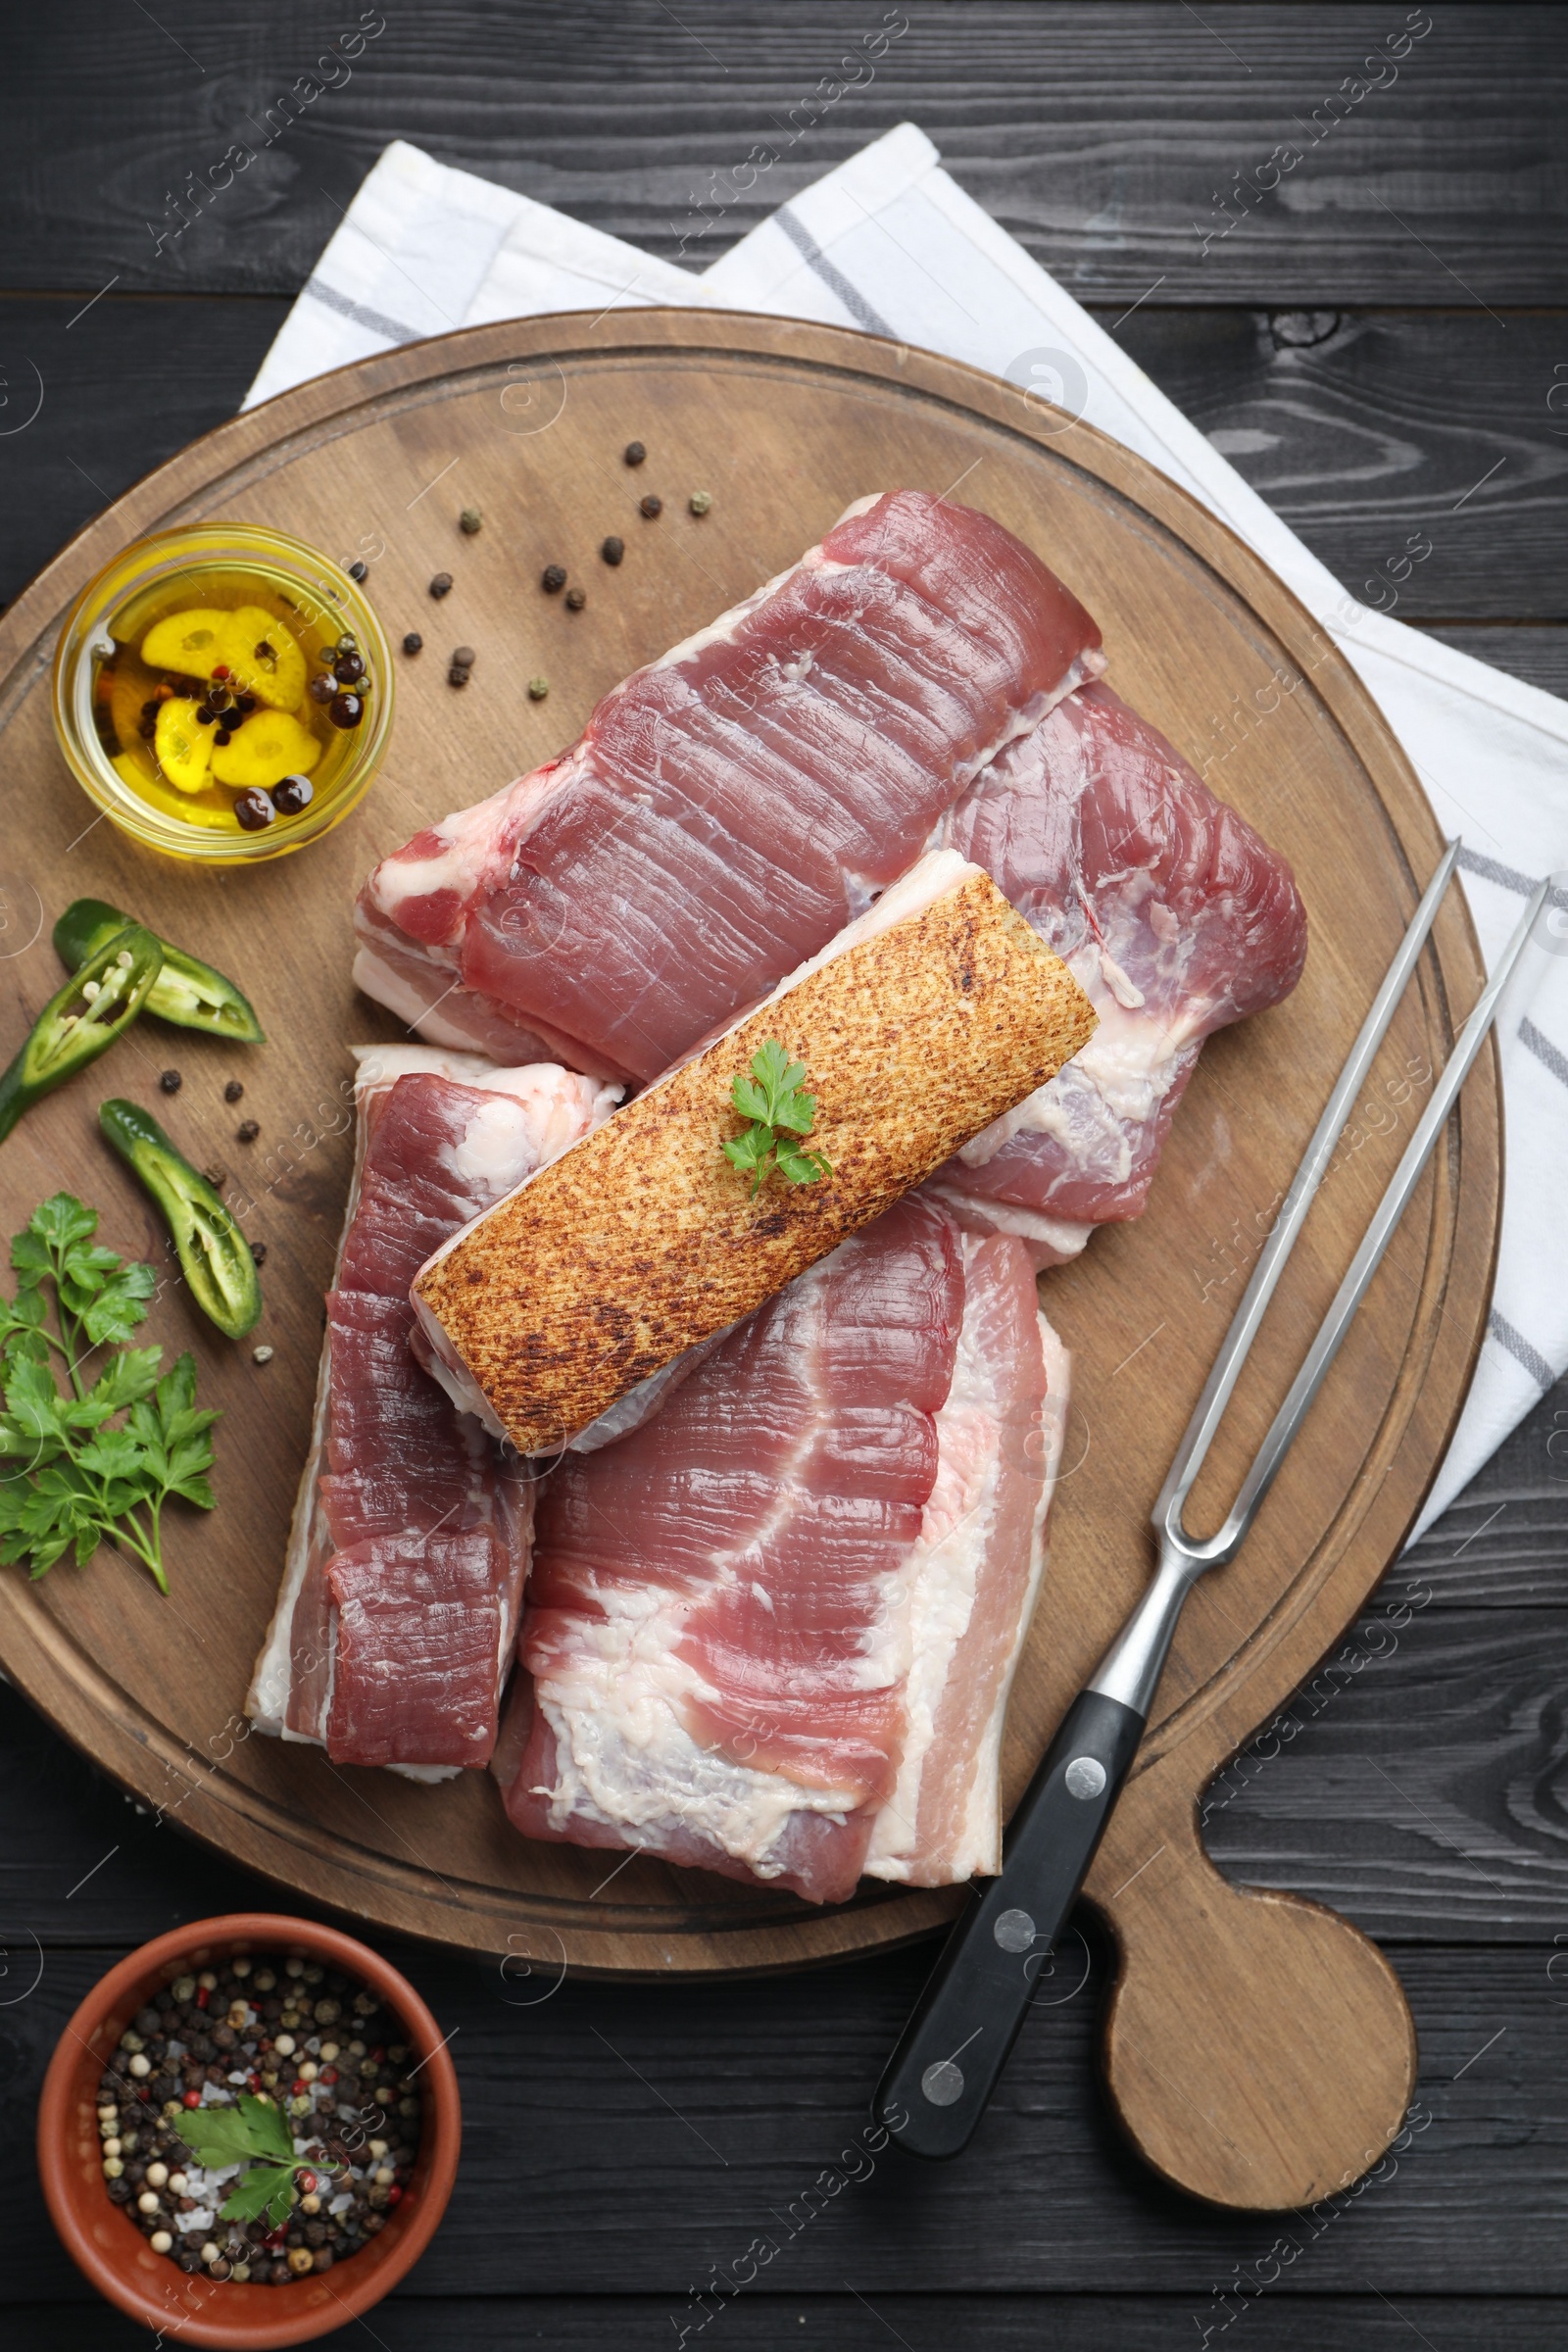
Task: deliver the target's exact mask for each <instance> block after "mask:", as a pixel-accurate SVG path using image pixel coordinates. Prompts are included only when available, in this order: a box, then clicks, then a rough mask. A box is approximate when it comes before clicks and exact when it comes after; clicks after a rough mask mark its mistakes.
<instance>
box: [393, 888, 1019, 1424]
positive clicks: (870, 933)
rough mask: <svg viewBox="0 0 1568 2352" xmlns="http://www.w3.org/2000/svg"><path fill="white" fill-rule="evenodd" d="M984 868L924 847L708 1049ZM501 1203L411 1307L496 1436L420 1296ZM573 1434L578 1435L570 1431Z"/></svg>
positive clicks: (444, 1378)
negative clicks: (815, 974)
mask: <svg viewBox="0 0 1568 2352" xmlns="http://www.w3.org/2000/svg"><path fill="white" fill-rule="evenodd" d="M983 871H984V868H983V867H981V866H978V865H973V864H971V863H970V862H969V860H968V859H967V858H960V857H959V855H958V853H957V851H956V850H928V851H927V853H926V855H925V856H924V857H923V858H920V859H919V861H918V862H917V863H916V864H914V865H911V866H910V868H909V870H908V872H907V874H901V875H900V877H899V879H898V881H897V882H893V883H890V884H889V885H888V888H887V889H886V890H885V891H884V892H883V893H882V895H881V897H880V898H879V899H878V900H877V901H876V902H875V904H874V905H873V906H871V907H867V908H866V910H865V912H864V913H863V914H860V915H857V917H856V919H855V921H854V922H853V923H847V924H846V925H845V927H844V929H843V930H842V931H840V932H839V933H838V934H837V936H836V937H835V938H833V939H831V940H829V942H828V944H827V946H826V947H825V948H823V949H821V950H820V951H819V953H818V954H816V955H815V956H811V957H809V960H808V961H807V962H805V963H803V964H801V965H800V966H799V967H798V968H797V969H796V970H795V971H793V972H791V973H790V974H789V975H788V976H787V978H785V979H783V980H781V981H780V982H779V984H778V986H777V987H776V988H775V989H774V990H773V992H772V994H771V995H770V996H767V997H764V998H763V999H762V1002H761V1003H760V1005H751V1006H750V1007H749V1008H748V1009H747V1010H746V1011H745V1012H743V1013H741V1014H739V1015H738V1016H737V1017H736V1019H735V1020H734V1021H732V1022H731V1023H730V1025H729V1027H728V1028H727V1029H724V1030H722V1031H720V1033H719V1035H718V1037H716V1038H714V1039H712V1040H711V1043H710V1046H709V1048H708V1049H706V1050H707V1051H711V1048H712V1047H713V1046H716V1045H719V1044H721V1043H722V1042H723V1040H724V1038H726V1037H729V1036H731V1035H732V1034H733V1032H734V1031H735V1030H736V1029H739V1028H740V1027H742V1026H743V1024H744V1023H745V1022H747V1021H749V1020H752V1019H753V1018H755V1016H756V1015H757V1014H758V1013H760V1012H765V1011H766V1010H767V1008H768V1006H769V1005H776V1004H777V1003H778V1002H779V1000H780V998H782V997H787V996H788V995H789V994H790V992H791V990H792V989H796V988H799V987H800V985H801V983H802V982H803V981H804V980H808V979H809V978H810V976H811V974H812V973H813V972H819V971H821V970H822V969H823V967H824V966H825V965H827V964H829V963H832V962H834V961H836V959H837V958H838V957H839V956H847V955H848V954H849V953H850V951H851V950H852V949H853V948H858V947H863V946H864V945H865V943H866V941H867V940H872V939H876V938H879V937H880V935H881V934H882V933H883V932H884V931H890V930H891V929H892V928H893V925H894V924H895V923H899V922H904V921H905V920H907V918H908V917H909V916H911V915H916V914H922V913H924V911H925V909H926V908H927V907H931V906H934V905H935V903H936V901H937V900H938V899H941V898H945V897H946V896H947V895H948V893H949V892H950V891H954V890H956V889H957V888H958V887H959V886H960V884H962V883H964V882H966V881H968V880H969V878H970V876H971V875H975V874H980V873H983ZM676 1066H677V1068H678V1067H679V1066H681V1065H679V1064H677V1065H676ZM673 1075H674V1072H673V1071H666V1072H665V1073H664V1075H663V1076H662V1078H656V1079H655V1081H654V1083H653V1085H652V1086H651V1087H649V1088H647V1090H646V1091H645V1093H644V1094H643V1095H642V1096H641V1097H640V1098H639V1100H640V1101H642V1102H645V1103H646V1102H647V1101H648V1099H649V1097H650V1096H653V1095H657V1094H658V1092H659V1090H660V1088H661V1087H664V1086H667V1085H668V1084H669V1083H670V1080H671V1078H672V1076H673ZM579 1140H580V1139H579ZM573 1148H575V1147H573ZM537 1173H538V1171H537V1170H535V1171H534V1174H535V1175H536V1174H537ZM533 1181H534V1176H533V1175H529V1176H525V1177H524V1178H523V1180H522V1183H521V1184H519V1185H516V1186H515V1188H514V1191H513V1193H512V1194H511V1195H509V1196H507V1197H508V1198H515V1195H516V1193H519V1192H521V1191H522V1190H523V1188H524V1186H525V1185H528V1184H531V1183H532V1182H533ZM501 1205H502V1203H501V1202H500V1201H497V1202H495V1203H493V1204H492V1208H486V1209H481V1210H480V1211H479V1213H478V1214H477V1215H476V1216H473V1217H470V1218H469V1220H468V1222H467V1224H466V1225H460V1226H459V1228H458V1230H457V1232H456V1233H454V1234H452V1235H451V1236H450V1237H449V1238H448V1239H447V1240H446V1241H444V1242H443V1243H442V1245H441V1247H440V1249H439V1250H434V1251H433V1252H432V1253H431V1255H430V1256H429V1257H427V1258H426V1260H425V1262H424V1264H423V1265H422V1266H421V1267H420V1269H419V1272H418V1274H417V1276H416V1278H415V1288H414V1293H413V1297H414V1311H415V1313H416V1314H417V1317H418V1319H419V1325H420V1328H421V1330H422V1331H423V1333H424V1337H425V1340H426V1342H427V1344H428V1347H429V1352H430V1363H429V1369H430V1371H431V1373H432V1374H433V1375H434V1377H435V1378H436V1379H437V1380H438V1381H439V1382H440V1383H441V1386H442V1387H443V1388H444V1389H445V1391H446V1393H447V1395H448V1396H449V1397H451V1399H452V1401H453V1403H454V1404H455V1405H456V1406H457V1407H458V1410H459V1411H460V1412H465V1413H474V1414H476V1415H477V1416H478V1418H479V1419H480V1420H481V1421H483V1423H484V1425H485V1427H486V1429H488V1430H489V1431H490V1432H491V1434H492V1435H493V1436H496V1437H500V1436H503V1435H504V1434H505V1433H504V1431H503V1430H502V1427H501V1424H500V1422H499V1420H498V1419H497V1418H496V1415H495V1413H494V1411H493V1410H492V1408H491V1406H490V1405H489V1403H488V1402H487V1400H486V1398H485V1397H484V1394H483V1392H482V1390H481V1389H480V1387H479V1384H478V1383H477V1381H476V1380H475V1379H474V1377H473V1374H472V1373H471V1371H470V1370H469V1368H468V1366H467V1364H466V1362H465V1361H464V1358H463V1356H462V1354H461V1353H460V1351H459V1349H458V1348H456V1347H455V1346H454V1344H453V1342H452V1340H451V1339H450V1338H449V1337H448V1335H447V1332H446V1330H445V1328H444V1327H443V1325H442V1324H441V1323H440V1321H439V1320H438V1319H437V1317H436V1316H435V1314H434V1313H433V1312H432V1310H431V1309H430V1307H429V1306H428V1305H427V1304H426V1303H425V1301H424V1299H422V1298H421V1297H420V1296H419V1284H420V1283H421V1282H422V1281H423V1279H424V1277H425V1276H426V1275H427V1274H429V1273H431V1272H432V1271H433V1269H434V1268H435V1267H437V1266H438V1265H440V1263H441V1261H442V1259H443V1258H445V1257H449V1256H450V1255H451V1253H452V1251H453V1250H455V1249H456V1248H457V1247H458V1245H459V1243H460V1242H462V1241H464V1240H466V1237H467V1235H468V1234H470V1233H471V1232H472V1231H473V1229H474V1227H475V1226H476V1225H479V1224H481V1223H482V1222H483V1221H484V1219H485V1218H486V1217H487V1216H489V1215H491V1214H492V1213H493V1208H495V1207H500V1206H501ZM572 1434H573V1435H577V1434H580V1433H576V1432H573V1433H572Z"/></svg>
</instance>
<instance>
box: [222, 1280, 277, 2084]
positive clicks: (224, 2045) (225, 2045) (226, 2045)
mask: <svg viewBox="0 0 1568 2352" xmlns="http://www.w3.org/2000/svg"><path fill="white" fill-rule="evenodd" d="M251 1256H252V1257H253V1258H254V1259H255V1261H256V1263H257V1265H259V1266H265V1265H266V1263H267V1244H266V1243H265V1242H252V1244H251ZM224 2046H225V2047H226V2046H227V2045H226V2044H225V2045H224Z"/></svg>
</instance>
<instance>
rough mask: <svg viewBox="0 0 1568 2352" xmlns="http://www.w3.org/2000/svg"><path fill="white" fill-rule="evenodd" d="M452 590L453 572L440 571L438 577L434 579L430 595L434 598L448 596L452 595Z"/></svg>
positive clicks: (431, 583)
mask: <svg viewBox="0 0 1568 2352" xmlns="http://www.w3.org/2000/svg"><path fill="white" fill-rule="evenodd" d="M451 589H452V574H451V572H450V571H438V572H437V573H436V575H435V578H434V579H433V580H432V581H431V582H430V594H431V595H432V596H435V597H441V596H447V595H450V593H451Z"/></svg>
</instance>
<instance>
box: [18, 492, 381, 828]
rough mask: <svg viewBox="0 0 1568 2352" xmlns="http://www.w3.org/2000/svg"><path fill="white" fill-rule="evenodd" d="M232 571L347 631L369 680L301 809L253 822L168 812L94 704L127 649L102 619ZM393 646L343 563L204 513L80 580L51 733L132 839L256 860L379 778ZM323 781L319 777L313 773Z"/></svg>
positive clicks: (317, 824)
mask: <svg viewBox="0 0 1568 2352" xmlns="http://www.w3.org/2000/svg"><path fill="white" fill-rule="evenodd" d="M236 573H238V574H239V575H241V577H242V578H243V579H245V580H248V581H252V582H254V583H255V584H256V585H257V586H258V587H260V588H261V589H262V591H263V592H264V593H268V592H270V593H271V594H273V595H277V596H280V597H282V598H285V599H286V600H287V601H288V602H289V603H290V604H292V605H293V606H294V607H295V609H296V610H297V611H298V612H299V613H301V614H302V615H303V616H304V618H305V620H306V621H307V623H308V624H309V628H310V630H311V631H312V632H313V633H314V631H315V630H316V629H318V628H319V629H320V630H321V631H323V633H324V632H327V631H329V632H330V636H331V639H333V640H335V639H336V638H338V637H341V636H343V635H345V634H348V635H352V636H353V637H354V638H355V640H356V642H357V644H358V647H359V651H360V653H361V654H362V655H363V657H364V660H365V664H366V670H367V674H368V682H369V688H370V691H369V693H368V696H367V697H366V712H365V717H364V719H363V720H362V721H361V723H360V725H359V726H358V727H357V728H356V729H354V730H353V732H352V735H350V733H349V731H348V730H346V729H345V730H343V747H342V749H341V751H340V749H339V745H338V743H337V742H333V743H332V744H331V745H330V746H329V748H328V751H327V754H326V756H325V757H324V758H323V759H322V760H321V761H320V762H319V770H313V771H312V782H313V783H314V784H316V785H317V789H316V794H315V798H314V799H313V800H312V802H311V804H310V806H309V807H308V808H306V809H303V810H301V812H300V813H299V815H297V816H292V817H286V818H285V817H279V818H278V819H276V820H275V821H274V822H273V823H272V824H270V825H268V826H267V827H265V828H264V829H263V830H261V831H258V832H255V833H248V832H246V831H244V830H243V829H242V828H241V827H240V826H238V825H237V824H236V825H235V826H233V827H232V828H230V827H228V826H227V825H225V824H219V823H215V822H214V821H213V818H212V816H211V815H210V814H209V816H208V818H207V821H206V822H202V821H200V820H199V819H198V818H196V817H195V815H194V813H193V815H192V816H189V817H187V816H184V815H181V814H179V813H177V812H175V813H170V812H166V811H165V810H164V809H162V808H159V807H157V806H154V805H153V804H152V803H150V802H149V801H148V800H147V799H145V798H144V797H143V795H142V793H141V792H139V791H138V790H137V789H136V788H135V787H134V786H133V785H132V784H130V783H128V782H127V781H126V780H125V778H124V777H123V776H122V775H121V774H120V772H119V770H118V769H117V768H116V766H115V764H114V761H113V760H112V759H111V757H110V754H109V750H108V748H107V746H106V745H105V743H104V741H103V739H102V737H101V736H100V734H99V732H98V728H97V725H96V723H95V720H94V715H93V693H94V677H95V672H96V670H97V667H98V665H99V663H100V662H102V661H104V660H105V659H106V658H107V657H108V656H109V655H111V654H112V653H115V652H117V651H120V650H123V648H122V647H118V646H117V643H116V640H115V639H114V638H113V637H112V636H111V634H110V626H109V624H110V623H111V622H112V621H114V620H115V619H117V618H118V617H119V616H120V615H122V614H123V613H124V612H125V610H126V608H127V607H129V606H132V604H133V603H138V604H144V605H145V606H147V607H149V608H151V607H153V606H155V605H156V603H157V602H158V601H159V597H158V591H159V588H160V585H161V584H168V585H169V586H172V584H173V583H174V582H176V581H180V580H182V579H183V580H184V581H185V582H187V583H188V588H189V601H190V603H191V604H192V605H197V604H200V603H201V602H202V601H203V587H204V581H205V580H208V579H211V578H212V577H213V575H215V574H226V575H228V579H229V583H230V585H231V584H232V580H233V575H234V574H236ZM392 678H393V669H392V657H391V651H390V648H389V647H388V645H387V641H386V636H385V633H384V631H383V630H382V627H381V623H380V621H379V620H378V619H377V618H376V615H375V612H374V609H373V607H372V606H371V605H370V603H369V601H368V598H367V597H366V596H365V595H364V593H363V591H362V590H361V588H360V587H359V585H358V583H357V582H356V581H354V580H352V579H350V577H349V575H348V573H347V572H346V571H345V570H344V569H343V568H342V566H341V565H340V564H334V563H333V562H332V561H331V560H330V558H328V557H326V556H323V555H321V554H320V553H319V550H317V549H316V548H313V547H308V546H307V545H306V544H305V542H304V540H302V539H291V538H289V537H287V536H286V534H285V533H283V532H282V531H272V530H268V529H267V528H266V527H265V526H264V525H262V524H260V523H248V522H199V523H191V524H188V525H186V526H185V527H184V528H183V529H180V530H173V531H157V532H154V533H153V534H152V535H151V536H150V537H148V538H145V539H138V540H136V541H135V542H134V543H133V544H132V545H131V546H130V547H127V548H126V549H125V550H124V551H123V553H122V554H121V555H119V556H117V557H116V558H115V560H114V562H113V563H112V564H106V565H105V566H104V568H103V570H102V571H100V572H99V574H98V575H97V577H96V579H94V580H93V581H91V582H90V583H89V585H88V586H87V587H86V588H85V589H83V591H82V593H81V595H80V596H79V597H78V598H77V600H76V603H75V605H74V607H73V611H72V613H71V616H70V618H69V619H68V620H67V622H66V625H65V627H64V629H63V630H62V632H61V637H60V646H59V650H58V652H57V653H56V655H55V667H54V717H55V732H56V734H57V735H58V736H59V738H60V747H61V749H62V751H63V752H64V753H65V755H66V759H67V760H68V762H69V763H70V766H71V769H72V773H73V775H74V776H75V778H76V781H77V782H78V783H79V784H80V785H81V787H82V789H83V790H84V791H85V792H86V794H87V795H88V797H89V799H90V800H92V801H93V802H94V804H95V805H96V806H97V807H98V808H99V809H102V810H103V812H104V814H105V815H106V816H108V817H109V818H111V819H112V820H113V822H114V823H115V824H117V825H119V826H120V827H121V829H122V831H123V832H125V833H128V834H129V835H130V836H131V838H132V839H133V840H135V841H139V842H140V843H142V845H143V846H144V847H145V848H147V849H151V850H160V851H162V852H163V853H164V855H165V856H166V857H170V858H184V859H186V860H195V861H197V862H198V863H201V864H205V865H245V864H249V863H251V862H252V860H254V859H258V858H286V857H287V856H288V855H289V854H290V852H291V851H294V850H302V849H304V848H305V846H306V844H307V843H308V842H312V841H319V839H320V837H321V835H322V834H323V833H330V831H331V830H332V828H333V826H334V825H337V824H341V822H342V821H343V819H344V817H346V816H347V815H348V813H349V811H350V809H355V808H357V807H358V806H359V804H360V802H361V801H362V800H363V799H364V798H365V795H366V793H367V792H368V790H369V788H370V785H371V783H372V781H373V780H374V777H375V773H376V770H377V769H378V767H379V766H380V764H381V760H382V757H383V755H384V753H385V751H386V746H387V739H388V737H389V735H390V734H391V730H392V693H393V689H392ZM318 774H319V776H320V781H319V783H318V781H317V779H318Z"/></svg>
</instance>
